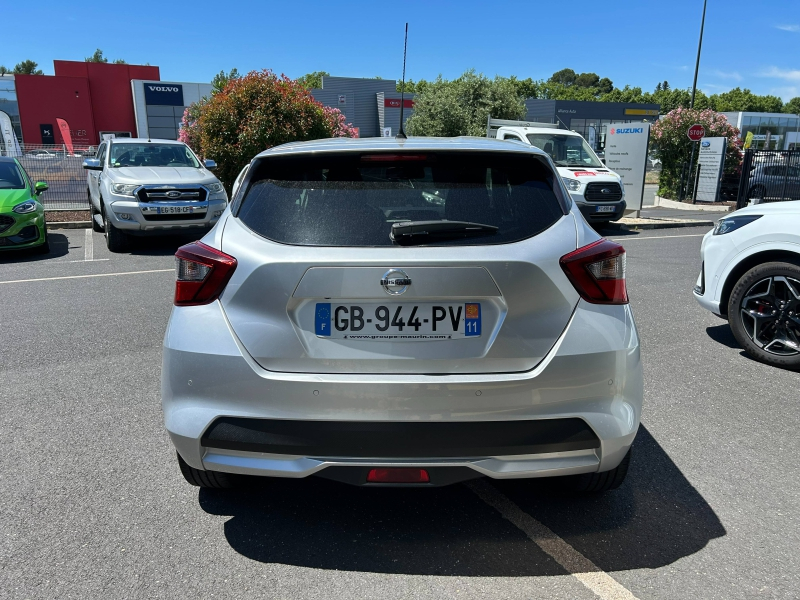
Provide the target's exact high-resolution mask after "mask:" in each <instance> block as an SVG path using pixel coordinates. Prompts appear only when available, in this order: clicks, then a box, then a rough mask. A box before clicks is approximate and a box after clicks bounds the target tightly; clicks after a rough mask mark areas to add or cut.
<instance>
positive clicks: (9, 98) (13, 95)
mask: <svg viewBox="0 0 800 600" xmlns="http://www.w3.org/2000/svg"><path fill="white" fill-rule="evenodd" d="M0 110H2V111H3V112H4V113H6V114H7V115H8V116H9V117H11V126H12V127H13V128H14V133H16V134H17V140H19V142H20V143H22V126H21V125H20V122H19V104H18V103H17V90H16V88H15V87H14V77H13V76H10V75H0ZM2 145H3V142H2V136H0V150H2V149H3V148H2Z"/></svg>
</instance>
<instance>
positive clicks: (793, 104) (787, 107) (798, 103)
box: [783, 96, 800, 115]
mask: <svg viewBox="0 0 800 600" xmlns="http://www.w3.org/2000/svg"><path fill="white" fill-rule="evenodd" d="M783 112H785V113H790V114H793V115H798V114H800V96H796V97H794V98H792V99H791V100H789V101H788V102H787V103H786V104H784V105H783Z"/></svg>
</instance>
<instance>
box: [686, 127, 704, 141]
mask: <svg viewBox="0 0 800 600" xmlns="http://www.w3.org/2000/svg"><path fill="white" fill-rule="evenodd" d="M686 135H688V136H689V139H690V140H692V141H693V142H699V141H700V140H702V139H703V137H705V135H706V128H705V127H703V126H702V125H697V124H695V125H692V126H691V127H689V130H688V131H687V132H686Z"/></svg>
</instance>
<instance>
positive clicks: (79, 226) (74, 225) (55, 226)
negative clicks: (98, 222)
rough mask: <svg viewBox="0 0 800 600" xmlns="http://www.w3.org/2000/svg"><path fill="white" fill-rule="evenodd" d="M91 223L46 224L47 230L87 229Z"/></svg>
mask: <svg viewBox="0 0 800 600" xmlns="http://www.w3.org/2000/svg"><path fill="white" fill-rule="evenodd" d="M91 226H92V222H91V221H61V222H58V221H56V222H49V223H47V229H89V228H90V227H91Z"/></svg>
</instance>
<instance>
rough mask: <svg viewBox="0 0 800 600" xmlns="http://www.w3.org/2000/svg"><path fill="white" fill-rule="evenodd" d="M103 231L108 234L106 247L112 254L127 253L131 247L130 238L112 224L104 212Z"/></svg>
mask: <svg viewBox="0 0 800 600" xmlns="http://www.w3.org/2000/svg"><path fill="white" fill-rule="evenodd" d="M103 225H104V227H103V231H104V232H105V234H106V247H107V248H108V249H109V250H110V251H111V252H127V251H128V250H129V249H130V247H131V240H130V238H129V237H128V236H127V235H126V234H125V233H123V232H121V231H120V230H119V229H117V228H116V227H114V226H113V225H112V224H111V221H109V220H108V215H106V213H105V211H103Z"/></svg>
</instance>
